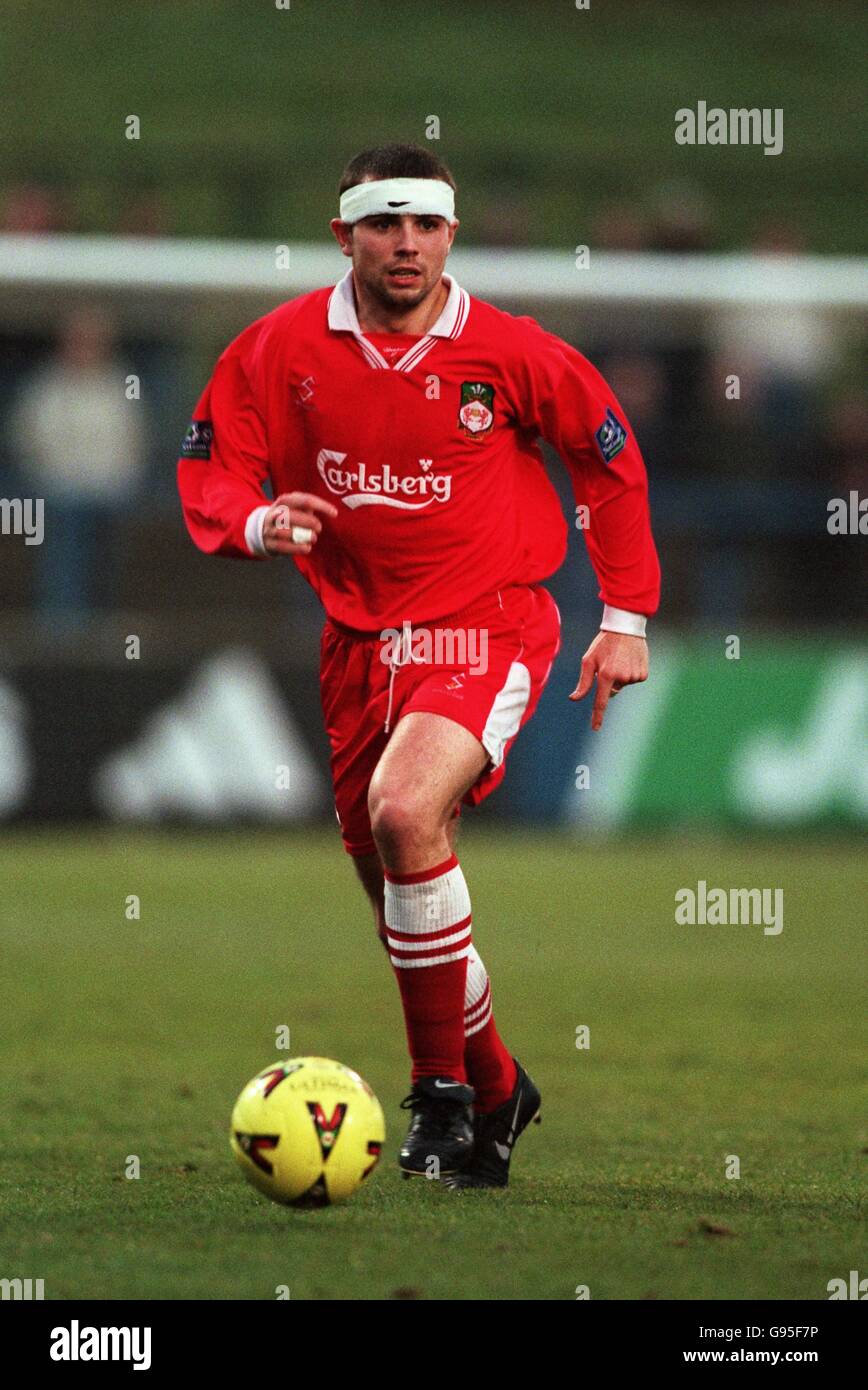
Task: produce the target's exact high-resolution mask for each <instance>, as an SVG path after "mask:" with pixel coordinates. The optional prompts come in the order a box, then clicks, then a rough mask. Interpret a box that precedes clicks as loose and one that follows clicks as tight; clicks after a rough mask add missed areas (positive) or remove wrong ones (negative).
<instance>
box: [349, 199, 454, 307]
mask: <svg viewBox="0 0 868 1390" xmlns="http://www.w3.org/2000/svg"><path fill="white" fill-rule="evenodd" d="M457 226H458V223H457V221H456V222H453V223H449V222H447V220H446V218H445V217H434V216H427V215H425V214H419V215H416V214H402V215H401V216H397V215H395V214H391V213H389V214H387V213H376V214H374V216H372V217H363V218H362V219H361V221H359V222H354V223H353V224H352V226H350V225H349V224H348V223H346V222H340V221H339V220H338V219H336V221H335V222H333V223H332V228H333V230H334V232H335V236H337V238H338V241H339V242H340V244H341V249H342V250H343V252H344V255H350V256H352V260H353V275H354V276H355V278H356V279H357V280H360V281H361V282H362V284H363V285H364V286H365V289H366V290H367V291H368V292H369V293H370V294H372V295H374V296H375V297H376V298H377V299H378V300H379V301H380V303H381V304H385V305H388V307H389V308H392V309H412V308H414V307H415V305H417V304H421V302H422V300H423V299H424V298H425V297H426V295H428V294H430V293H431V291H432V289H434V288H435V287H436V286H437V285H439V283H440V278H441V276H442V274H443V267H444V265H445V264H446V257H447V255H448V254H449V248H450V246H451V245H452V242H453V239H454V237H455V230H456V228H457Z"/></svg>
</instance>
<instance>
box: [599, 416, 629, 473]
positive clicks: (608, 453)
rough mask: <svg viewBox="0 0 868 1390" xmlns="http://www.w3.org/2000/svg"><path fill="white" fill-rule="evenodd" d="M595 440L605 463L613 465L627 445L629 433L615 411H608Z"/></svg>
mask: <svg viewBox="0 0 868 1390" xmlns="http://www.w3.org/2000/svg"><path fill="white" fill-rule="evenodd" d="M594 438H595V439H596V441H597V448H598V449H599V451H600V453H601V454H602V456H603V462H604V463H611V462H612V459H613V458H614V457H615V455H616V454H620V452H621V450H622V449H623V447H624V445H625V444H626V443H627V431H626V430H625V428H624V426H623V425H622V424H621V421H620V420H619V419H618V417H617V415H616V414H615V412H614V411H613V410H607V411H606V418H605V420H604V421H603V423H602V425H601V426H600V428H599V429H598V430H597V433H596V434H595V435H594Z"/></svg>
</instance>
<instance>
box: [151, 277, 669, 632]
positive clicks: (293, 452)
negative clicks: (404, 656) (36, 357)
mask: <svg viewBox="0 0 868 1390" xmlns="http://www.w3.org/2000/svg"><path fill="white" fill-rule="evenodd" d="M444 281H445V282H446V284H447V285H448V289H449V293H448V298H447V300H446V304H445V306H444V308H443V312H442V313H441V315H440V317H439V319H438V320H437V322H436V323H435V324H434V325H433V327H432V328H430V329H429V330H428V332H427V333H425V334H424V335H422V336H420V337H412V336H409V335H403V334H367V335H365V334H363V333H362V332H361V329H360V327H359V322H358V317H357V313H356V307H355V299H354V293H353V281H352V270H349V271H348V272H347V274H346V275H345V276H344V278H343V279H342V280H341V281H340V282H339V283H338V284H337V285H336V286H334V288H326V289H320V290H314V291H313V292H312V293H310V294H305V295H301V296H299V297H298V298H297V299H293V300H290V301H289V302H288V303H286V304H283V305H281V306H280V307H279V308H277V309H275V310H274V311H273V312H272V313H270V314H267V315H266V316H265V317H264V318H262V319H259V320H258V321H257V322H256V323H254V324H252V325H251V326H250V327H249V328H247V329H246V330H245V331H244V332H243V333H242V334H240V336H239V337H238V338H236V339H235V341H234V342H233V343H231V344H230V346H229V347H228V348H227V349H226V351H225V352H224V353H223V355H222V356H221V357H220V359H219V361H218V363H217V366H216V368H215V370H214V375H213V376H212V378H211V381H210V382H209V383H208V386H207V387H206V388H205V391H204V393H203V394H202V396H201V398H200V400H199V403H198V405H197V407H196V414H195V419H194V421H193V424H192V425H191V427H190V430H189V432H188V434H187V437H186V439H185V441H184V444H183V446H182V456H181V458H180V460H179V463H178V485H179V489H180V493H181V500H182V505H183V510H184V517H185V520H186V524H187V528H188V530H189V532H190V535H191V536H192V538H193V540H194V541H195V543H196V545H197V546H198V547H199V548H200V549H201V550H204V551H207V552H210V553H214V552H217V553H220V554H223V555H234V556H240V557H245V558H258V557H257V554H256V539H255V537H256V522H257V520H259V521H260V522H261V515H262V512H261V511H260V510H259V509H261V508H264V507H267V505H268V498H267V496H266V495H265V493H264V492H263V483H264V482H265V480H266V479H269V480H270V483H271V486H272V488H273V492H274V496H275V497H276V496H277V495H278V494H279V493H282V492H293V491H302V492H311V493H317V494H318V495H319V496H321V497H325V498H327V499H328V500H329V501H330V502H332V503H334V504H335V505H336V506H337V507H338V512H339V515H338V516H337V517H336V518H334V519H330V518H324V519H323V526H322V532H321V534H320V536H319V538H318V540H317V542H316V544H315V545H314V547H313V550H312V551H311V553H310V554H309V555H299V556H295V557H293V558H294V559H295V563H296V565H297V566H298V568H299V569H300V570H301V572H302V574H303V575H304V576H305V578H306V579H307V580H309V582H310V583H311V584H312V585H313V587H314V589H315V590H316V592H317V594H318V595H319V597H320V599H321V600H322V603H323V605H324V607H325V610H326V612H327V613H328V615H329V616H330V617H332V618H334V619H335V620H336V621H338V622H340V623H344V624H346V625H347V626H349V627H352V628H357V629H360V630H362V631H369V632H371V631H376V630H379V629H382V628H384V627H401V625H402V624H403V623H404V622H405V621H410V622H412V623H422V622H430V621H433V620H436V619H437V618H440V617H445V616H447V615H449V614H451V613H455V612H457V611H459V610H461V609H464V608H467V607H469V606H470V605H471V604H473V603H474V602H475V601H476V599H478V598H480V597H481V596H483V595H485V594H488V593H492V592H494V591H495V590H496V589H499V588H504V587H506V586H508V585H510V584H532V583H537V582H539V581H540V580H543V579H545V578H547V577H548V576H549V575H551V574H552V573H554V571H555V570H557V569H558V568H559V566H560V565H561V563H562V561H563V559H564V555H565V553H566V545H567V526H566V522H565V520H564V515H563V511H562V508H561V505H560V500H559V498H558V495H557V493H556V491H555V489H554V487H553V486H552V484H551V482H550V481H549V479H548V476H547V474H546V471H545V467H544V465H543V460H542V455H541V453H540V449H539V446H538V444H537V440H538V439H539V438H540V436H542V438H543V439H546V440H548V441H549V442H550V443H551V444H552V445H553V446H554V448H555V449H556V450H557V451H558V453H559V454H560V456H561V458H562V459H563V462H564V464H565V465H566V467H567V469H568V470H569V473H570V476H571V478H572V485H573V492H574V495H575V500H576V503H577V505H579V506H582V507H585V508H587V512H586V513H585V514H583V515H582V519H583V520H586V524H585V525H584V526H583V528H582V529H583V534H584V537H585V540H586V543H587V546H588V550H589V552H590V556H591V560H592V563H593V565H594V569H595V571H596V574H597V577H598V579H599V582H600V597H601V598H602V599H603V601H604V602H605V603H607V604H609V605H611V606H612V607H613V608H617V609H625V610H628V611H629V612H632V613H640V614H646V615H649V614H651V613H653V612H655V611H656V608H657V604H658V599H659V573H660V572H659V565H658V561H657V554H656V551H655V548H654V542H653V539H652V536H651V526H650V519H649V513H648V495H647V479H646V475H645V467H644V464H643V462H642V456H641V454H640V452H639V447H638V445H637V443H636V440H635V437H634V436H633V433H632V430H631V428H630V426H629V423H628V421H627V419H626V417H625V415H624V412H623V410H622V409H621V406H620V404H619V403H618V401H617V400H616V398H615V396H614V395H613V394H612V392H611V391H610V389H609V387H608V386H607V384H606V382H605V381H604V380H603V378H602V377H601V376H600V373H599V372H598V371H596V369H595V368H594V367H593V366H591V364H590V362H588V361H587V360H586V358H584V357H582V355H581V354H580V353H579V352H577V351H576V350H575V349H574V348H572V347H570V346H569V344H568V343H565V342H564V341H563V340H562V339H560V338H558V337H556V336H555V335H554V334H553V333H547V332H545V331H544V330H543V329H542V328H541V327H540V325H539V324H538V323H537V322H536V321H535V320H534V319H531V318H526V317H518V318H517V317H515V316H514V315H512V314H508V313H505V312H503V311H502V310H500V309H496V308H495V307H494V306H493V305H491V304H487V303H486V302H485V301H483V300H480V299H476V298H474V297H473V296H471V295H469V294H468V293H467V292H466V291H465V290H463V289H461V287H460V286H459V285H458V284H457V283H456V281H455V280H454V279H453V278H452V277H450V276H444ZM251 523H252V525H251ZM260 542H261V532H260Z"/></svg>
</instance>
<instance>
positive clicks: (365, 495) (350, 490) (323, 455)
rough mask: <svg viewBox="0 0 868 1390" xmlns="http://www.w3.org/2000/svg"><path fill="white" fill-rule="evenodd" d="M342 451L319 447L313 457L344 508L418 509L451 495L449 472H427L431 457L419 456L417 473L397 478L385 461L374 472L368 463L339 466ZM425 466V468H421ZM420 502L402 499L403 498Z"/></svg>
mask: <svg viewBox="0 0 868 1390" xmlns="http://www.w3.org/2000/svg"><path fill="white" fill-rule="evenodd" d="M345 458H346V454H341V453H338V452H336V451H335V450H334V449H320V451H319V453H318V454H317V456H316V466H317V471H318V473H319V475H320V477H321V478H322V480H323V482H324V483H325V485H326V487H327V488H328V490H329V492H333V493H334V494H335V495H336V496H337V497H340V499H341V501H342V502H343V504H344V506H345V507H349V508H350V510H351V511H355V509H356V507H368V506H374V505H379V506H381V507H400V508H401V510H402V511H408V512H418V511H421V510H422V509H423V507H430V505H431V503H432V502H448V501H449V498H450V496H451V494H452V474H451V473H432V472H430V471H429V470H430V467H431V460H430V459H424V460H423V459H420V460H419V463H420V466H421V467H422V468H423V471H422V472H421V473H410V474H408V475H407V476H406V477H403V478H402V477H400V476H399V475H398V474H397V473H394V472H393V471H392V469H391V468H390V467H389V465H388V463H384V464H383V467H382V469H380V470H379V471H378V472H369V470H368V465H367V464H366V463H362V462H361V461H359V462H358V463H357V464H356V465H355V467H353V468H342V467H341V464H342V463H343V462H344V459H345ZM425 465H427V468H426V467H425ZM410 497H413V498H416V497H418V498H422V499H423V500H422V501H418V502H416V501H412V502H411V501H406V500H405V499H406V498H410Z"/></svg>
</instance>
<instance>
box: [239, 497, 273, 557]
mask: <svg viewBox="0 0 868 1390" xmlns="http://www.w3.org/2000/svg"><path fill="white" fill-rule="evenodd" d="M267 511H268V507H254V509H253V511H252V512H251V513H250V515H249V517H248V518H247V525H246V526H245V527H244V541H245V544H246V546H247V549H248V550H249V551H250V554H251V555H267V554H268V551H267V550H266V549H265V541H264V540H263V539H262V527H263V525H264V523H265V514H266V512H267Z"/></svg>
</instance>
